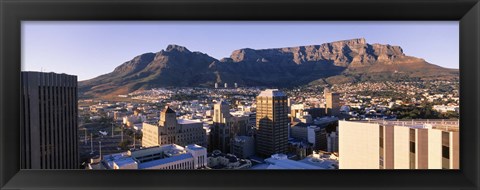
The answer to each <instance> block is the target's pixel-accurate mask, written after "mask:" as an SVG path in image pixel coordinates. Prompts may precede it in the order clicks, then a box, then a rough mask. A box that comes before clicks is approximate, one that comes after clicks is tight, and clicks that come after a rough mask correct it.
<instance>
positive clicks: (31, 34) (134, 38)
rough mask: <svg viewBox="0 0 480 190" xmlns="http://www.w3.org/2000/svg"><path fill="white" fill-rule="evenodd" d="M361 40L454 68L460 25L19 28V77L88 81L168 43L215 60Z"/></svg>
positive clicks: (67, 24)
mask: <svg viewBox="0 0 480 190" xmlns="http://www.w3.org/2000/svg"><path fill="white" fill-rule="evenodd" d="M361 37H363V38H365V39H366V41H367V43H370V44H373V43H381V44H390V45H399V46H401V47H402V48H403V50H404V52H405V54H407V55H411V56H416V57H420V58H424V59H425V60H427V61H428V62H430V63H433V64H436V65H440V66H443V67H447V68H458V67H459V23H458V22H457V21H448V22H447V21H430V22H418V21H417V22H406V21H402V22H400V21H388V22H386V21H385V22H378V21H377V22H333V21H332V22H251V21H250V22H211V21H209V22H207V21H204V22H193V21H190V22H187V21H183V22H178V21H163V22H153V21H152V22H119V21H116V22H112V21H109V22H99V21H97V22H92V21H88V22H87V21H84V22H81V21H62V22H60V21H23V22H22V70H25V71H40V70H43V71H44V72H57V73H67V74H72V75H77V76H78V79H79V80H86V79H90V78H93V77H96V76H99V75H101V74H105V73H109V72H111V71H113V69H114V68H115V67H117V66H118V65H120V64H122V63H124V62H126V61H129V60H130V59H132V58H133V57H135V56H137V55H140V54H142V53H147V52H158V51H160V50H162V49H165V48H166V47H167V45H168V44H177V45H181V46H185V47H187V48H188V49H189V50H191V51H200V52H203V53H206V54H208V55H210V56H212V57H214V58H217V59H221V58H223V57H229V56H230V54H231V52H232V51H234V50H236V49H240V48H253V49H264V48H278V47H291V46H300V45H319V44H322V43H326V42H332V41H338V40H345V39H353V38H361Z"/></svg>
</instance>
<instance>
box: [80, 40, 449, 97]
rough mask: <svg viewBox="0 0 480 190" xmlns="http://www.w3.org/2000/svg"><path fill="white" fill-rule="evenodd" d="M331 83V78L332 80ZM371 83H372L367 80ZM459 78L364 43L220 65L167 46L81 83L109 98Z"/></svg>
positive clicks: (276, 51)
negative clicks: (228, 87)
mask: <svg viewBox="0 0 480 190" xmlns="http://www.w3.org/2000/svg"><path fill="white" fill-rule="evenodd" d="M332 77H333V78H332ZM369 78H370V79H369ZM400 78H404V79H409V78H410V79H411V78H415V79H419V80H432V79H438V78H449V79H451V78H458V70H452V69H447V68H443V67H440V66H437V65H434V64H431V63H428V62H426V61H425V60H424V59H421V58H416V57H413V56H408V55H405V54H404V52H403V49H402V48H401V47H400V46H392V45H389V44H386V45H385V44H378V43H374V44H369V43H367V42H366V40H365V39H364V38H356V39H350V40H341V41H335V42H330V43H323V44H320V45H306V46H295V47H283V48H270V49H251V48H242V49H238V50H234V51H233V52H232V53H231V55H230V57H225V58H222V59H220V60H218V59H215V58H213V57H211V56H209V55H207V54H205V53H202V52H197V51H193V52H192V51H190V50H189V49H187V48H186V47H184V46H180V45H175V44H170V45H168V46H167V48H166V49H164V50H161V51H159V52H156V53H144V54H141V55H138V56H135V57H134V58H133V59H131V60H129V61H126V62H124V63H123V64H121V65H119V66H117V67H116V68H115V69H114V70H113V71H112V72H110V73H107V74H104V75H100V76H98V77H96V78H93V79H89V80H85V81H80V82H79V91H80V93H81V95H82V96H87V97H88V96H94V97H96V96H109V95H118V94H126V93H129V92H133V91H135V90H141V89H149V88H157V87H208V86H210V87H213V85H214V83H216V82H218V83H225V82H226V83H238V84H239V85H241V86H266V87H290V86H298V85H306V84H310V83H312V82H319V81H320V82H322V81H323V83H327V84H335V83H343V82H352V81H353V82H354V81H365V80H376V79H382V80H399V79H400Z"/></svg>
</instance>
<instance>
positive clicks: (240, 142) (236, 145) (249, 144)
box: [230, 136, 255, 158]
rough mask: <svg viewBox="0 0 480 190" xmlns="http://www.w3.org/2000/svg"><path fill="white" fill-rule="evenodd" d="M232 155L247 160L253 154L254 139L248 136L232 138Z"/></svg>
mask: <svg viewBox="0 0 480 190" xmlns="http://www.w3.org/2000/svg"><path fill="white" fill-rule="evenodd" d="M230 152H231V153H232V154H234V155H236V156H238V157H240V158H248V157H250V156H252V155H254V154H255V139H254V138H253V137H250V136H236V137H235V138H232V142H231V151H230Z"/></svg>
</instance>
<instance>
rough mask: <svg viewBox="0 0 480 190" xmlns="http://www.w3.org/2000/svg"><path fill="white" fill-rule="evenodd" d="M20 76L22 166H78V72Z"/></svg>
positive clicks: (30, 73) (37, 73) (35, 73)
mask: <svg viewBox="0 0 480 190" xmlns="http://www.w3.org/2000/svg"><path fill="white" fill-rule="evenodd" d="M21 77H22V86H21V91H22V92H21V93H22V96H21V103H22V105H21V106H22V109H21V133H20V135H21V137H20V139H21V150H20V153H21V159H22V160H21V168H22V169H78V168H79V154H78V138H77V130H78V128H77V118H78V117H77V76H72V75H66V74H56V73H42V72H22V74H21Z"/></svg>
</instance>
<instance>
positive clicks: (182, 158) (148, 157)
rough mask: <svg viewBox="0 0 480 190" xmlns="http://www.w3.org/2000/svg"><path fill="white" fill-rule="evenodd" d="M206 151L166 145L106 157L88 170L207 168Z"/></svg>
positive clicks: (193, 145)
mask: <svg viewBox="0 0 480 190" xmlns="http://www.w3.org/2000/svg"><path fill="white" fill-rule="evenodd" d="M207 163H208V161H207V149H206V148H204V147H201V146H199V145H196V144H192V145H187V146H185V148H184V147H182V146H179V145H176V144H168V145H162V146H157V147H150V148H145V149H140V150H134V151H127V152H123V153H118V154H111V155H106V156H104V157H103V159H102V160H101V161H99V162H93V163H90V164H88V169H177V170H178V169H199V168H205V167H206V166H207Z"/></svg>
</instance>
